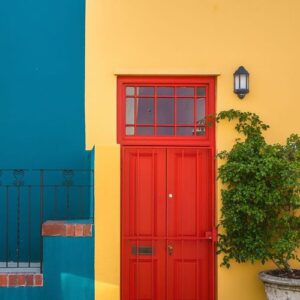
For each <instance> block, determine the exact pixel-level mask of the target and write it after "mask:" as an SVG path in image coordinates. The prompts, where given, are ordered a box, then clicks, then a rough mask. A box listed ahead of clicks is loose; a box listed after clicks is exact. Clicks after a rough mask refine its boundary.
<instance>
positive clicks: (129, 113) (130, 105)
mask: <svg viewBox="0 0 300 300" xmlns="http://www.w3.org/2000/svg"><path fill="white" fill-rule="evenodd" d="M126 124H134V98H127V99H126Z"/></svg>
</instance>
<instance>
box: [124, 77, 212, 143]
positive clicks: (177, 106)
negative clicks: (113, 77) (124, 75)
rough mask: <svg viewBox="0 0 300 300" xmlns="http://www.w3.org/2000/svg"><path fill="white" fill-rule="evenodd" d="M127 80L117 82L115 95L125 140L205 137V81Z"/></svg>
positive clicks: (208, 95) (208, 94)
mask: <svg viewBox="0 0 300 300" xmlns="http://www.w3.org/2000/svg"><path fill="white" fill-rule="evenodd" d="M128 79H129V80H128V81H130V82H126V80H122V84H120V82H119V97H118V98H119V99H118V101H119V102H121V106H119V110H120V111H119V115H120V114H121V115H120V116H119V127H120V126H121V128H119V129H121V131H122V132H123V135H124V137H125V139H126V138H127V139H130V138H142V137H145V138H150V137H152V138H169V139H171V138H178V137H181V138H193V139H195V138H198V139H199V138H202V139H203V138H205V137H207V133H208V128H207V126H206V122H205V120H206V116H207V115H208V114H210V113H211V112H209V111H210V110H211V109H210V107H209V97H210V92H211V91H210V86H209V84H208V82H206V81H205V82H201V80H191V82H189V80H188V79H189V78H185V80H182V81H181V80H180V79H179V78H173V79H169V80H168V79H167V78H163V80H157V78H156V80H154V79H155V78H153V77H149V78H147V77H145V78H144V80H141V78H139V80H138V82H136V83H135V82H134V80H132V78H130V77H128ZM160 81H161V82H160ZM120 107H121V109H120ZM120 120H121V121H120ZM120 122H121V123H122V124H120Z"/></svg>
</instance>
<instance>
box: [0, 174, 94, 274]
mask: <svg viewBox="0 0 300 300" xmlns="http://www.w3.org/2000/svg"><path fill="white" fill-rule="evenodd" d="M93 203H94V173H93V170H90V169H34V170H31V169H0V241H1V244H0V269H2V268H4V269H7V270H8V269H12V270H15V271H17V269H21V268H22V269H23V270H24V268H30V269H32V268H36V269H40V270H41V269H42V253H43V248H42V247H43V243H42V237H41V230H42V224H43V222H44V221H46V220H68V219H93Z"/></svg>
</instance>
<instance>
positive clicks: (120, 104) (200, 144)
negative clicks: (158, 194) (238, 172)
mask: <svg viewBox="0 0 300 300" xmlns="http://www.w3.org/2000/svg"><path fill="white" fill-rule="evenodd" d="M215 81H216V77H215V76H120V77H118V82H117V141H118V143H119V144H120V145H121V152H120V160H121V166H122V164H123V149H124V148H125V147H134V148H135V147H137V146H146V147H147V146H153V147H155V148H182V147H184V148H188V147H192V148H194V147H197V148H207V149H209V150H210V151H211V158H210V164H211V169H210V170H211V174H210V180H211V191H210V192H211V195H212V204H211V205H212V215H211V225H212V230H213V231H212V237H211V238H212V243H213V248H214V252H215V253H216V246H215V244H216V242H217V228H216V197H215V195H216V191H215V189H216V184H215V178H216V164H215V159H214V158H215V153H216V148H215V124H212V126H211V127H209V128H208V135H207V136H206V137H205V138H203V137H200V138H195V137H193V138H181V137H172V138H171V139H170V138H161V137H130V138H128V137H126V136H125V126H124V124H125V105H124V99H125V93H124V90H125V86H126V84H141V85H142V86H146V85H151V84H153V83H156V84H157V83H158V84H160V83H163V84H172V85H173V84H174V83H175V84H176V83H178V84H182V83H184V84H197V83H205V84H207V86H208V91H209V95H208V104H207V105H208V106H207V115H214V114H215V111H216V110H215ZM122 177H123V172H122V169H121V191H120V192H121V211H122V203H123V201H122V198H123V193H124V186H123V179H122ZM120 221H121V222H120V232H121V233H122V224H123V220H122V214H121V220H120ZM120 242H121V243H120V245H121V249H120V250H121V251H120V255H121V257H120V259H121V262H122V253H123V250H122V246H123V242H122V234H121V235H120ZM216 261H217V258H216V254H214V257H213V259H212V273H213V276H212V277H213V278H214V280H213V282H212V291H211V292H212V299H209V300H216V299H217V296H216V295H217V293H216V288H217V268H216V266H217V264H216ZM122 274H123V270H122V263H121V278H122ZM121 300H122V296H121ZM205 300H206V299H205Z"/></svg>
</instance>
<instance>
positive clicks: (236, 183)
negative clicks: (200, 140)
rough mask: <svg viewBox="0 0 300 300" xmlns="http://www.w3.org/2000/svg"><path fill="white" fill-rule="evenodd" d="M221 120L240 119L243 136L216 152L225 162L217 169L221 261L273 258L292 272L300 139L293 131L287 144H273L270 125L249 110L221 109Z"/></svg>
mask: <svg viewBox="0 0 300 300" xmlns="http://www.w3.org/2000/svg"><path fill="white" fill-rule="evenodd" d="M221 120H228V121H231V120H236V121H237V123H236V126H235V129H236V131H237V132H238V133H240V134H242V135H243V136H244V138H243V139H237V140H236V142H235V144H234V145H233V147H232V149H231V150H230V151H222V152H220V153H219V154H218V155H217V156H218V157H219V158H220V159H222V160H224V164H223V165H221V166H220V167H219V169H218V171H219V173H218V174H219V175H218V178H219V179H220V180H221V182H222V183H223V188H222V190H221V197H222V202H223V206H222V209H221V220H220V224H219V227H220V228H221V233H220V234H219V241H218V253H223V254H224V258H223V262H222V265H224V266H227V267H229V266H230V261H231V260H235V261H237V262H238V263H242V262H247V261H250V262H252V263H253V262H255V261H257V260H258V261H261V262H262V263H265V262H266V261H268V260H271V261H273V262H274V264H275V265H276V266H277V267H278V268H279V269H285V270H288V271H289V272H293V271H292V269H291V266H290V261H291V260H294V259H296V260H298V261H300V260H299V257H298V256H297V253H296V250H297V248H298V247H299V246H300V214H299V208H300V193H299V192H300V185H299V178H300V138H299V136H298V135H296V134H292V135H291V136H290V137H289V138H288V139H287V142H286V144H285V145H280V144H268V143H267V142H266V140H265V138H264V136H263V132H264V131H265V130H267V129H268V127H269V126H268V125H266V124H265V123H263V122H262V121H261V120H260V118H259V116H258V115H256V114H254V113H250V112H240V111H237V110H228V111H222V112H220V113H219V114H218V115H217V122H220V121H221Z"/></svg>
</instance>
